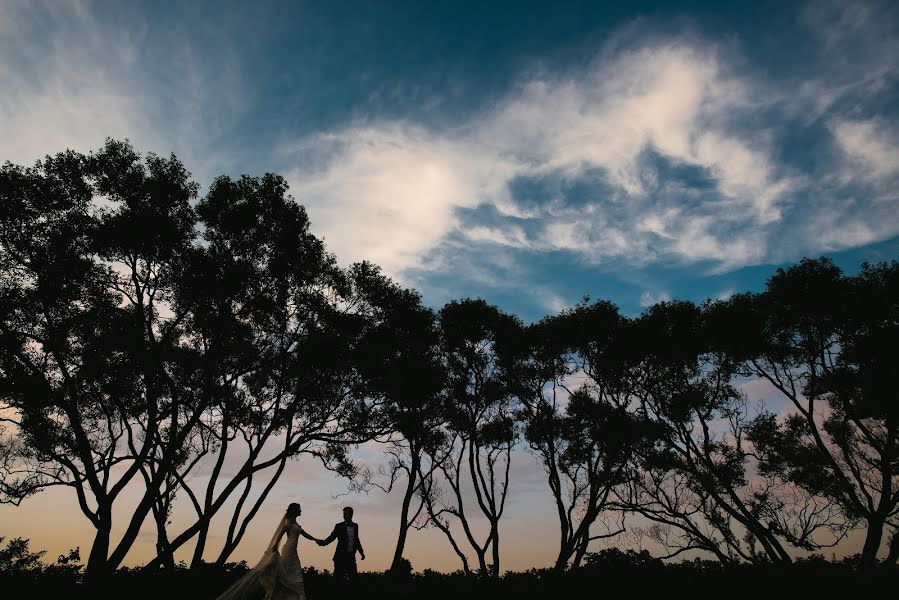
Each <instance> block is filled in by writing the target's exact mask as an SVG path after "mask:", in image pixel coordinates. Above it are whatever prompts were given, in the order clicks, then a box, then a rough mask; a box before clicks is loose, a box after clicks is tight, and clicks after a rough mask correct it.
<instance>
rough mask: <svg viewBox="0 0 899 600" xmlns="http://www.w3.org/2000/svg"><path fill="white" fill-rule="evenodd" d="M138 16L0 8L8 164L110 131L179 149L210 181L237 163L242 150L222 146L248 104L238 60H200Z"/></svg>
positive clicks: (223, 52) (75, 4)
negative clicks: (106, 17) (120, 22)
mask: <svg viewBox="0 0 899 600" xmlns="http://www.w3.org/2000/svg"><path fill="white" fill-rule="evenodd" d="M130 17H131V18H130V19H129V20H128V23H127V26H124V27H111V26H109V24H108V23H102V22H100V21H99V20H98V17H97V13H96V11H95V10H93V7H92V6H91V5H90V4H89V3H84V2H80V1H78V0H70V1H59V2H55V1H47V2H41V1H39V0H37V1H35V2H15V1H13V2H9V3H3V5H2V6H0V23H2V25H0V49H2V52H0V88H2V89H3V94H0V123H2V124H3V135H2V136H0V160H10V161H13V162H16V163H20V164H30V163H32V162H33V161H34V160H37V159H38V158H42V157H43V156H44V155H46V154H53V153H56V152H59V151H62V150H65V149H73V150H78V151H81V152H88V151H91V150H95V149H97V148H99V147H100V146H101V145H102V144H103V141H104V140H105V139H106V138H107V137H112V138H116V139H125V138H128V139H130V140H131V141H132V142H133V143H134V144H135V146H136V148H137V149H138V150H141V151H146V150H153V151H156V152H158V153H160V154H164V155H165V154H168V153H170V152H175V153H176V154H178V155H179V157H180V158H181V159H182V160H183V161H184V162H185V163H186V164H187V165H188V167H189V168H190V169H192V171H193V174H194V176H195V178H196V179H197V180H198V181H199V182H200V183H202V184H203V185H207V184H208V183H209V182H210V181H211V178H212V177H214V176H215V175H218V174H220V173H221V172H222V171H224V170H226V169H227V168H229V167H231V166H232V165H233V164H234V162H235V160H236V154H237V149H227V148H225V147H223V146H222V145H220V144H217V143H216V142H217V140H218V139H219V137H220V136H221V135H223V134H224V133H225V132H227V131H228V130H229V129H230V127H231V124H232V120H233V119H234V118H235V116H236V115H237V114H239V112H240V111H241V110H243V108H244V105H243V100H242V96H241V94H239V93H236V90H238V89H239V86H238V85H236V82H237V81H238V79H239V69H238V67H237V65H238V64H239V61H236V60H232V58H233V57H231V56H229V54H228V51H227V49H218V50H217V53H216V56H215V58H214V59H209V58H207V57H204V58H202V59H201V58H200V56H199V54H198V52H197V50H196V48H195V47H194V45H193V44H192V42H191V41H190V38H189V37H186V36H183V35H180V34H181V32H168V31H158V30H153V29H151V27H150V24H149V23H148V22H147V21H146V20H145V19H144V18H143V17H142V16H141V15H140V14H133V15H131V16H130ZM210 60H213V61H218V60H220V61H221V64H216V65H215V68H210V66H211V65H210V64H209V61H210ZM224 89H227V90H228V93H223V90H224Z"/></svg>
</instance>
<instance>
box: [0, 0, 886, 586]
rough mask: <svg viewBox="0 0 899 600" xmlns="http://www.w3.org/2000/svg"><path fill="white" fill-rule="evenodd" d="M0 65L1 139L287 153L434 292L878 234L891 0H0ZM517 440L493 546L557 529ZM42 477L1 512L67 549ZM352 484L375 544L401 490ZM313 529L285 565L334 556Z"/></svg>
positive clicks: (528, 551)
mask: <svg viewBox="0 0 899 600" xmlns="http://www.w3.org/2000/svg"><path fill="white" fill-rule="evenodd" d="M0 90H2V92H0V160H11V161H13V162H16V163H20V164H23V163H31V162H32V161H34V160H35V159H37V158H38V157H40V156H42V155H44V154H46V153H54V152H57V151H61V150H63V149H65V148H74V149H77V150H81V151H90V150H93V149H96V148H98V147H100V145H101V144H102V143H103V140H104V138H105V137H107V136H111V137H114V138H126V137H127V138H129V139H131V140H132V142H133V143H134V144H135V146H136V147H137V148H138V149H139V150H141V151H150V150H152V151H155V152H157V153H161V154H168V153H170V152H174V153H176V154H177V155H178V156H179V157H180V158H181V159H182V160H183V161H184V162H185V164H186V165H187V167H188V168H189V169H190V170H191V171H192V172H193V174H194V177H195V179H196V180H197V181H198V182H199V183H200V184H202V185H203V186H207V185H208V184H209V183H210V182H211V180H212V178H213V177H215V176H216V175H219V174H222V173H226V174H231V175H239V174H241V173H250V174H262V173H263V172H265V171H275V172H279V173H282V174H283V175H285V176H286V177H287V178H288V180H289V181H290V184H291V189H292V194H293V196H294V197H295V198H296V200H297V201H298V202H300V203H302V204H304V205H305V206H306V207H307V209H308V211H309V214H310V217H311V219H312V228H313V231H314V232H315V233H316V234H318V235H321V236H323V237H324V238H325V240H326V242H327V244H328V246H329V247H330V248H331V249H332V250H333V251H334V252H335V253H336V254H337V257H338V259H339V260H340V261H341V262H343V263H349V262H351V261H356V260H362V259H370V260H372V261H374V262H376V263H378V264H380V265H382V267H383V268H384V269H385V270H386V271H387V272H388V273H390V274H391V275H392V276H394V277H396V278H397V279H398V280H400V281H402V282H403V283H405V284H407V285H410V286H414V287H415V288H417V289H418V290H420V291H421V292H422V294H423V296H424V299H425V301H426V302H427V303H428V304H429V305H431V306H434V307H439V306H440V305H442V304H443V303H444V302H446V301H447V300H450V299H453V298H460V297H470V296H481V297H483V298H486V299H487V300H488V301H490V302H493V303H495V304H497V305H499V306H500V307H502V308H503V309H505V310H507V311H510V312H514V313H516V314H518V315H519V316H521V317H522V318H523V319H525V320H526V321H530V320H534V319H538V318H540V317H541V316H543V315H545V314H548V313H551V312H555V311H558V310H560V309H562V308H564V307H567V306H571V305H573V304H574V303H575V302H577V301H578V300H580V299H581V298H582V297H583V296H584V295H589V296H590V297H592V298H605V299H610V300H612V301H614V302H616V303H618V304H619V306H621V308H622V309H623V310H624V311H625V312H626V313H628V314H637V313H639V312H640V311H641V310H642V309H643V308H644V307H645V306H647V305H649V304H652V303H653V302H656V301H658V300H661V299H666V298H689V299H694V300H701V299H704V298H708V297H712V298H714V297H722V296H726V295H728V294H730V293H732V292H734V291H742V290H750V289H759V288H760V287H761V286H763V285H764V281H765V280H766V278H767V277H769V276H770V275H771V274H772V273H773V271H774V269H775V268H776V267H777V266H780V265H783V264H787V263H790V262H793V261H796V260H798V259H799V258H801V257H803V256H820V255H822V254H826V255H828V256H831V257H833V258H834V260H835V261H836V262H837V263H838V264H839V265H840V266H842V267H843V268H844V269H846V270H847V271H849V272H853V271H855V270H856V269H857V268H858V266H859V264H860V263H861V262H862V261H864V260H868V261H879V260H892V259H895V258H899V216H897V214H899V210H897V208H899V192H897V185H896V184H897V181H899V4H897V3H896V2H890V1H884V2H877V1H871V2H852V3H850V2H836V1H834V2H830V1H827V0H820V1H815V2H809V3H802V2H763V1H753V2H723V1H718V2H678V3H669V2H618V3H609V2H595V1H594V2H571V1H568V2H559V1H557V2H525V1H518V2H470V3H468V2H460V1H454V2H427V3H426V2H392V1H386V0H385V1H382V2H339V1H329V2H284V3H274V2H262V1H257V2H223V1H217V2H189V3H169V2H145V3H140V2H111V1H110V2H87V1H85V2H74V1H65V0H58V1H57V0H49V1H47V2H41V1H37V0H35V1H27V0H2V1H0ZM759 394H761V395H764V391H762V392H759ZM530 461H531V459H529V458H527V457H526V456H524V455H521V456H516V458H515V459H514V461H513V468H514V475H513V483H512V485H513V488H512V493H513V496H514V502H513V503H512V505H511V506H510V513H509V515H508V523H509V525H508V526H507V527H508V529H507V530H506V531H507V532H508V535H509V537H508V538H505V539H506V540H507V543H506V544H505V546H504V548H505V550H504V552H507V553H508V554H507V555H506V557H505V558H504V560H505V561H507V562H506V564H507V566H508V567H509V568H527V567H528V566H533V565H541V564H546V563H547V561H548V560H550V558H551V557H552V552H553V549H552V548H551V547H544V546H545V544H544V546H540V545H539V544H534V543H533V540H534V538H535V537H537V538H539V539H544V540H551V539H554V537H553V536H554V535H555V533H554V526H553V523H552V519H551V518H547V515H550V514H551V506H550V504H549V496H548V494H546V492H545V491H544V487H545V484H544V482H543V475H542V473H541V472H540V469H539V467H538V466H536V465H535V464H534V463H532V462H530ZM344 489H345V486H344V482H342V481H339V480H335V479H334V478H333V477H331V476H330V475H329V474H326V473H323V472H321V470H320V469H317V468H316V467H315V465H312V464H307V463H305V462H302V461H301V462H300V463H297V464H293V466H291V467H290V470H289V471H288V472H287V473H286V474H285V476H284V484H283V485H280V484H279V487H278V489H277V491H276V493H275V494H273V497H272V498H271V499H270V504H271V506H268V507H267V508H266V509H265V510H266V511H269V512H268V513H266V515H264V516H266V517H271V516H272V515H275V517H274V519H273V520H277V515H278V514H280V513H279V510H280V508H279V507H280V506H281V505H283V503H286V502H288V501H292V500H293V499H295V497H296V496H297V494H301V495H303V497H304V498H307V499H309V505H308V508H307V510H306V511H305V514H304V517H306V518H307V519H308V522H310V523H314V524H316V527H318V528H319V529H321V528H322V527H323V525H322V523H328V522H330V521H329V519H331V520H337V518H339V508H340V506H342V505H343V503H345V502H350V500H349V499H347V498H345V497H335V496H336V495H337V494H339V493H341V492H343V491H344ZM298 490H301V491H298ZM329 498H330V500H328V499H329ZM57 501H62V502H68V503H69V504H68V506H70V507H71V506H73V505H72V504H71V498H67V497H66V498H64V497H63V496H61V492H59V491H52V492H48V493H47V494H43V495H41V496H40V497H38V498H35V499H34V500H33V501H30V503H29V504H28V505H27V506H23V507H21V508H19V509H16V512H15V519H13V518H8V519H7V520H6V522H5V525H4V527H5V528H6V529H5V531H6V533H7V534H8V535H10V536H13V535H23V536H25V537H31V538H32V539H33V540H34V542H35V547H38V548H47V549H48V550H49V551H50V555H55V554H54V553H59V552H64V551H66V550H67V549H68V548H69V547H71V546H72V545H75V543H74V542H73V540H85V541H82V542H81V545H82V547H86V540H87V539H88V536H89V526H87V525H86V524H85V522H83V519H82V518H81V517H80V515H75V513H74V512H66V511H59V510H57V508H56V506H57V505H56V504H55V503H56V502H57ZM352 502H354V503H356V505H357V507H359V509H360V514H364V515H365V523H366V527H369V529H367V530H366V531H375V532H378V535H379V538H378V539H379V542H378V545H376V546H375V547H374V549H373V550H372V558H371V560H370V561H368V563H367V566H368V567H369V568H376V569H377V568H385V567H386V565H387V564H389V559H390V556H391V552H392V546H391V544H392V538H391V536H393V535H395V523H394V521H395V516H396V501H395V498H394V499H390V498H386V497H378V496H375V495H372V496H371V497H367V498H360V497H354V498H353V499H352ZM279 503H280V504H279ZM4 510H12V509H4ZM72 510H74V509H72ZM547 511H549V512H547ZM10 514H11V513H10ZM2 516H3V515H0V517H2ZM35 523H41V524H43V525H44V528H43V529H41V528H40V527H37V526H36V525H35ZM263 525H265V524H264V523H263ZM151 529H152V528H151ZM151 529H148V530H147V531H146V532H145V535H146V539H144V537H142V538H141V544H143V545H142V546H141V548H142V550H141V552H144V553H151V552H152V542H153V539H154V538H153V533H152V530H151ZM142 535H144V534H142ZM253 535H254V536H256V538H258V539H256V538H254V539H252V540H250V541H249V542H247V543H246V544H244V545H242V547H241V548H242V549H241V551H240V552H241V554H240V556H238V558H246V559H248V560H253V559H254V558H255V552H257V549H258V547H259V546H260V545H261V544H264V542H265V541H266V540H267V539H268V532H267V531H266V532H262V531H261V530H260V532H258V535H257V533H253ZM370 535H374V534H370ZM435 535H436V536H437V537H436V538H435V537H434V536H433V535H431V534H429V533H428V532H423V533H421V534H416V536H413V539H412V540H410V544H411V548H412V550H411V555H412V556H414V557H415V559H414V561H413V562H414V563H415V566H416V567H417V568H424V567H428V566H430V567H433V568H443V569H453V568H456V567H457V565H456V563H455V558H454V557H453V556H452V555H451V553H449V551H448V550H447V548H446V545H445V542H443V541H442V540H440V539H439V534H435ZM429 536H430V537H429ZM856 541H857V540H856ZM244 546H246V547H245V548H244ZM316 551H317V549H315V548H313V549H312V552H310V554H309V555H308V556H309V562H308V563H306V562H304V564H314V565H317V566H324V567H327V566H329V560H328V555H327V553H326V552H324V551H321V552H319V553H318V554H316ZM135 560H138V559H137V558H136V559H135ZM304 561H306V558H305V557H304Z"/></svg>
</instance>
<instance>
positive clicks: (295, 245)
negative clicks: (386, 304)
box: [147, 174, 389, 568]
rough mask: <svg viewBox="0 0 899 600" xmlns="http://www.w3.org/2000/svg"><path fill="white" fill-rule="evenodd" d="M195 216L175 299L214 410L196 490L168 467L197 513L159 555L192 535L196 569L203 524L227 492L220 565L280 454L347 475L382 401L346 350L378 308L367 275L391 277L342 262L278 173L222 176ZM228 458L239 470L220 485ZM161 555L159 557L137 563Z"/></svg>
mask: <svg viewBox="0 0 899 600" xmlns="http://www.w3.org/2000/svg"><path fill="white" fill-rule="evenodd" d="M197 212H198V214H199V216H200V218H201V221H200V223H201V224H202V225H203V227H204V233H203V236H204V239H205V245H203V246H201V247H200V248H199V249H198V253H199V255H198V256H197V258H196V260H195V261H194V262H193V263H192V265H190V269H191V270H190V272H189V273H188V276H187V277H186V279H187V280H188V281H190V282H192V283H191V285H190V286H185V287H184V288H183V290H182V295H181V296H180V297H179V298H181V299H183V300H184V301H185V302H188V303H189V304H191V305H194V306H196V309H195V310H194V311H193V313H192V314H191V315H190V320H189V326H190V332H189V333H190V335H189V340H188V342H189V344H190V345H191V346H192V347H194V348H196V349H197V350H198V351H199V352H200V354H201V356H202V360H201V364H199V365H198V368H199V371H200V373H201V375H202V393H203V394H204V396H205V397H206V398H207V399H208V401H209V403H210V406H211V407H212V410H210V411H209V413H208V418H207V419H206V420H204V422H203V432H202V434H201V436H205V437H206V438H207V439H208V440H209V443H208V447H209V458H210V459H211V465H209V467H210V472H209V477H208V478H206V479H205V480H204V485H203V486H202V488H200V489H195V486H194V485H193V484H192V483H191V482H189V481H188V479H187V477H186V476H185V473H183V472H178V473H176V474H175V476H176V478H177V480H178V484H179V487H178V490H177V491H181V492H183V493H184V494H186V495H187V497H188V499H189V500H190V505H191V507H192V510H193V513H194V517H193V519H192V520H190V521H188V524H187V525H186V526H185V527H184V528H183V529H182V530H181V531H179V532H177V534H175V535H173V536H171V541H170V542H169V545H168V548H167V551H166V554H171V553H173V552H174V551H175V550H177V549H178V548H180V547H181V546H183V545H184V544H186V543H187V542H189V541H191V540H193V541H194V542H193V557H192V560H191V566H192V567H196V566H199V565H200V564H201V563H202V562H203V560H204V557H205V555H206V550H207V541H208V539H209V531H210V528H211V527H212V524H213V519H214V518H215V517H216V515H218V514H219V512H220V511H221V510H222V508H223V507H225V506H226V505H228V501H229V500H231V499H232V498H234V499H235V503H234V504H233V505H228V506H231V507H232V508H231V512H230V514H229V515H227V516H226V518H227V533H226V535H225V540H224V543H223V545H222V547H221V549H220V550H219V552H218V555H217V558H216V562H217V563H220V564H222V563H224V562H225V561H227V559H228V557H229V556H230V555H231V553H232V552H233V551H234V550H235V549H236V548H237V546H238V544H239V543H240V541H241V539H242V538H243V536H244V535H245V533H246V531H247V527H248V526H249V524H250V522H251V521H252V519H253V518H254V517H255V515H256V514H257V513H258V511H259V509H260V508H261V507H262V504H263V503H264V501H265V499H266V498H267V497H268V494H269V493H270V492H271V490H272V489H273V488H274V486H275V485H276V483H277V481H278V480H279V478H280V477H281V475H282V473H283V471H284V468H285V466H286V463H287V461H288V460H290V459H291V458H294V457H298V456H300V455H309V456H313V457H316V458H318V459H319V460H320V461H321V462H322V464H323V465H324V466H326V467H327V468H332V469H336V470H338V471H340V472H342V473H346V472H347V471H348V469H350V468H351V467H350V464H349V462H348V461H347V458H346V452H347V448H348V447H349V446H352V445H354V444H359V443H362V442H364V441H367V440H369V439H371V438H372V437H374V436H376V435H378V434H379V433H381V432H382V431H383V425H382V421H381V420H380V419H379V418H378V415H377V406H378V405H379V404H381V402H380V401H378V400H377V399H376V398H374V397H373V396H371V395H370V394H368V393H367V389H366V387H365V385H364V381H363V379H362V378H361V377H360V374H359V370H358V368H357V366H356V360H355V357H356V354H358V353H357V350H356V346H357V345H358V343H359V338H360V336H361V335H362V334H363V332H365V331H366V329H367V328H369V327H370V326H372V323H373V319H374V318H375V317H376V316H377V315H378V314H379V311H380V310H382V309H383V306H382V305H381V304H383V303H381V304H378V303H379V302H380V300H381V295H382V291H381V289H379V288H378V286H377V285H376V284H380V286H381V287H382V288H383V287H385V286H386V285H387V284H388V283H389V282H387V281H386V280H385V279H384V278H383V277H382V276H380V275H378V274H377V273H376V272H375V271H374V269H373V267H371V266H370V265H367V264H360V265H355V266H354V267H352V268H351V269H350V270H348V271H343V270H341V269H339V268H338V267H337V266H336V264H335V261H334V258H333V256H331V255H330V254H328V253H327V252H326V251H325V249H324V246H323V244H322V243H321V241H320V240H318V239H317V238H315V237H314V236H313V235H312V234H311V233H310V232H309V230H308V227H309V222H308V218H307V217H306V213H305V211H304V210H303V208H302V207H301V206H299V205H297V204H296V203H295V202H294V201H293V200H292V199H291V198H290V197H289V196H288V195H287V185H286V182H285V181H284V179H283V178H281V177H279V176H276V175H271V174H268V175H265V176H264V177H261V178H253V177H247V176H244V177H242V178H240V179H239V180H236V181H235V180H232V179H230V178H227V177H220V178H218V179H217V180H216V181H215V182H214V184H213V185H212V186H211V188H210V190H209V193H208V194H207V196H206V197H205V198H204V199H203V200H202V201H201V202H200V204H199V205H198V207H197ZM235 453H236V459H237V461H239V462H238V465H239V466H238V467H237V468H236V472H235V473H234V474H233V475H231V476H230V477H229V478H228V479H227V480H226V481H221V476H222V474H223V472H224V467H225V464H226V460H227V459H228V458H229V457H231V458H230V460H235ZM183 464H185V465H186V466H189V465H190V463H183ZM260 478H261V479H262V482H263V485H262V489H261V490H259V491H258V492H255V493H254V492H253V487H254V485H255V484H257V483H258V482H259V479H260ZM167 537H169V536H167ZM164 562H165V555H164V554H163V555H160V556H158V557H157V558H156V559H155V560H154V561H152V562H151V563H150V564H149V565H147V566H148V568H153V567H155V566H156V565H157V564H160V563H164Z"/></svg>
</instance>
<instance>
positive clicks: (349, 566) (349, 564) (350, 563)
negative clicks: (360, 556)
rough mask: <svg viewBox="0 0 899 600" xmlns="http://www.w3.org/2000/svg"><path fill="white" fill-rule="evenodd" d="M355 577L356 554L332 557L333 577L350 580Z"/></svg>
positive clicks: (349, 553)
mask: <svg viewBox="0 0 899 600" xmlns="http://www.w3.org/2000/svg"><path fill="white" fill-rule="evenodd" d="M355 576H356V553H355V552H352V553H351V552H340V553H338V554H336V555H334V577H336V578H337V579H352V578H354V577H355Z"/></svg>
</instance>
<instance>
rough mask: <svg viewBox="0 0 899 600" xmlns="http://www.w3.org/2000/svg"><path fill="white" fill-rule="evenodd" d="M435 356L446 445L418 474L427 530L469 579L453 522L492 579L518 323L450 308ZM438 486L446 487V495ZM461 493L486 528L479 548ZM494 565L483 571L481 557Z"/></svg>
mask: <svg viewBox="0 0 899 600" xmlns="http://www.w3.org/2000/svg"><path fill="white" fill-rule="evenodd" d="M439 323H440V351H441V356H442V360H443V363H444V366H445V369H446V373H447V383H446V387H447V393H446V396H445V402H444V406H443V411H444V415H445V419H446V426H445V440H444V443H443V444H441V445H440V446H439V447H436V448H433V449H429V459H430V461H431V463H432V465H433V471H432V472H430V473H423V474H422V475H423V476H424V477H425V481H424V483H423V488H422V492H423V494H424V496H423V497H424V500H425V507H426V509H427V511H428V517H429V523H430V524H431V525H433V526H435V527H437V528H438V529H440V530H441V531H442V532H443V533H444V534H445V535H446V536H447V539H448V540H449V542H450V545H451V546H452V548H453V551H454V552H455V553H456V555H457V556H458V557H459V559H460V560H461V561H462V566H463V569H464V570H465V572H469V571H470V567H469V564H468V559H467V558H466V556H465V553H464V551H463V550H462V549H461V547H460V545H459V541H458V539H457V534H454V533H453V531H452V522H453V521H455V522H456V523H457V524H458V525H459V526H460V527H461V528H462V531H463V534H464V539H465V540H466V541H467V542H468V546H470V547H471V549H472V550H473V551H474V553H475V555H476V557H477V561H478V570H479V572H480V573H481V574H492V575H494V576H498V574H499V566H500V565H499V559H500V554H499V537H500V536H499V522H500V519H501V518H502V515H503V512H504V510H505V504H506V496H507V493H508V490H509V467H510V464H511V457H512V448H513V447H514V446H515V443H516V440H517V434H516V430H515V429H516V428H515V416H514V412H515V407H514V402H513V399H512V396H511V394H510V390H509V386H508V378H507V373H508V364H507V358H508V348H507V345H508V344H509V343H510V341H511V340H515V339H517V338H518V337H519V336H520V331H521V323H520V322H519V321H518V319H516V318H515V317H513V316H511V315H507V314H505V313H503V312H501V311H499V310H498V309H497V308H496V307H493V306H490V305H488V304H487V303H486V302H484V301H483V300H463V301H459V302H455V301H454V302H450V303H449V304H447V305H446V306H444V307H443V308H442V309H441V311H440V315H439ZM443 486H447V487H448V488H449V491H447V490H446V489H445V488H444V487H443ZM467 486H471V488H472V491H473V492H474V497H475V501H476V505H477V508H478V509H479V512H480V514H481V515H483V517H484V518H485V519H486V520H487V523H488V528H489V529H488V533H487V535H486V537H485V538H484V541H483V542H480V541H478V539H477V538H476V536H475V532H474V530H473V528H472V523H471V519H470V514H469V513H468V512H466V502H465V500H464V497H465V495H466V494H465V491H466V489H467ZM488 550H489V551H491V555H492V559H493V562H492V564H490V565H488V563H487V552H488Z"/></svg>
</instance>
